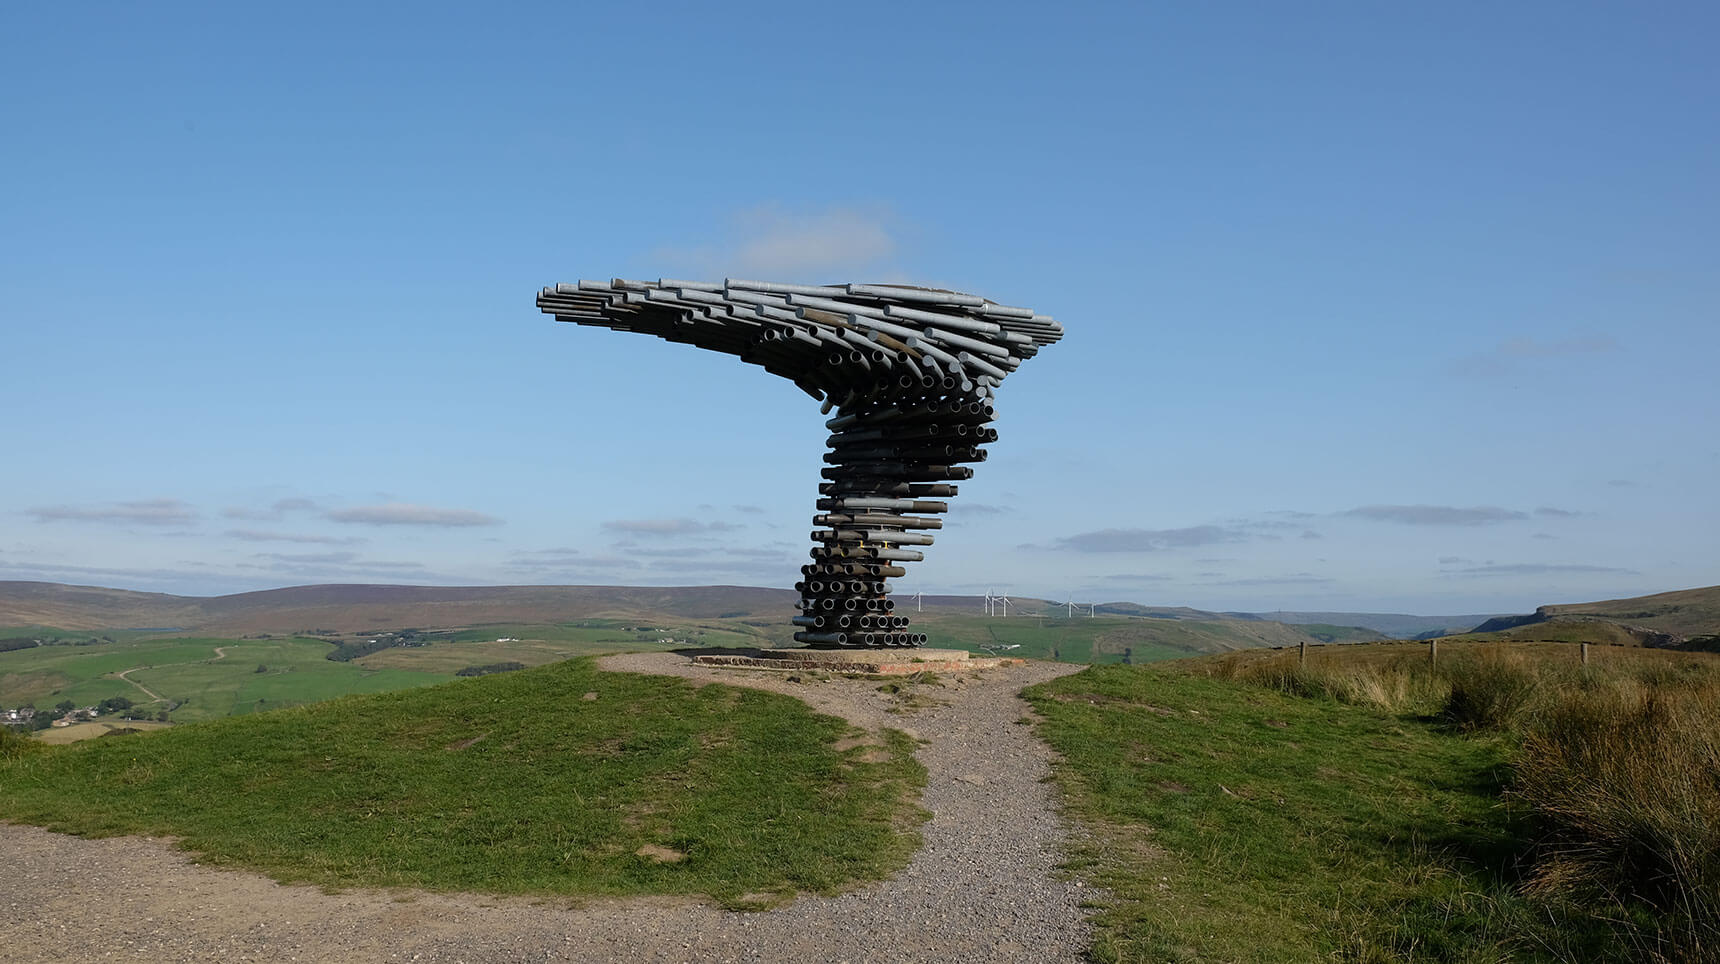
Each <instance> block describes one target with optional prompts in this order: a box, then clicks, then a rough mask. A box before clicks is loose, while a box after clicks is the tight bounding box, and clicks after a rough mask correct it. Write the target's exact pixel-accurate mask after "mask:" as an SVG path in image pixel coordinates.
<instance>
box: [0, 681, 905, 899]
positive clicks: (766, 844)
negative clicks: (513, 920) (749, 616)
mask: <svg viewBox="0 0 1720 964" xmlns="http://www.w3.org/2000/svg"><path fill="white" fill-rule="evenodd" d="M914 747H915V744H914V741H913V740H911V739H910V738H908V737H907V736H905V735H904V734H901V733H899V732H895V731H887V732H882V733H867V732H865V731H861V730H857V729H855V728H854V727H851V726H849V725H848V724H846V723H844V722H843V721H841V720H838V719H836V718H834V717H829V716H820V715H817V714H815V713H813V712H812V710H811V709H809V708H808V707H807V706H806V705H805V704H804V703H801V702H800V701H799V700H795V699H793V698H790V697H787V696H779V695H775V694H770V693H761V692H757V691H753V690H742V689H737V688H734V687H728V686H721V685H708V686H696V685H694V684H692V683H689V682H687V681H684V680H678V679H671V678H664V677H651V676H640V675H635V674H626V673H603V672H598V671H597V670H595V669H594V668H593V666H592V661H591V660H589V659H580V660H569V661H563V662H560V663H556V664H554V665H550V666H544V667H540V668H538V669H533V670H526V671H522V672H516V673H506V674H501V675H497V676H488V677H484V678H481V679H471V680H459V681H455V682H452V683H446V684H443V685H440V686H434V687H428V688H423V689H415V690H409V691H404V692H397V693H387V694H381V695H372V696H351V697H346V698H343V699H338V700H333V701H330V702H326V703H322V704H320V705H317V706H306V707H298V708H293V709H285V710H280V711H276V712H270V713H259V714H253V715H248V716H240V717H235V718H231V719H224V720H213V721H209V722H205V723H196V724H192V725H188V726H177V727H173V728H171V729H168V730H164V731H161V732H156V733H149V734H135V735H126V736H120V737H112V738H104V739H97V740H89V741H86V742H83V743H78V744H74V745H71V746H65V747H44V746H42V745H41V744H39V743H36V742H34V741H25V740H22V739H20V738H17V737H9V736H6V735H4V734H0V786H4V787H5V788H6V792H5V793H4V794H0V820H15V821H21V822H25V823H32V824H36V825H39V826H44V827H48V828H50V829H53V830H57V831H61V832H68V833H77V834H84V835H90V836H107V835H113V834H155V835H166V836H173V837H177V838H179V840H180V842H181V845H182V846H184V847H186V848H187V849H190V850H193V851H195V852H197V853H198V854H199V855H200V859H201V860H204V861H207V862H210V863H215V864H224V865H231V866H243V867H249V868H253V869H256V870H260V871H262V872H264V873H268V874H270V875H272V876H274V877H276V878H277V879H279V880H283V881H311V882H315V883H319V884H323V885H325V886H330V887H354V886H374V887H393V886H406V887H421V888H426V889H431V890H460V891H475V892H485V893H528V894H543V895H566V896H597V895H629V894H703V895H708V896H710V897H712V898H715V899H717V900H719V901H721V902H723V903H725V904H728V905H730V906H761V905H768V904H772V903H776V902H779V901H781V900H783V899H785V898H787V897H789V896H791V895H793V894H794V893H796V892H799V891H814V892H821V893H828V892H832V891H835V890H840V889H843V888H846V887H848V886H851V885H852V884H854V883H855V882H857V881H862V880H871V879H877V878H880V877H883V876H886V875H887V874H889V873H892V872H894V871H896V870H898V869H900V868H901V867H902V866H903V865H904V864H905V863H906V862H907V860H908V857H909V855H911V854H912V853H913V851H914V850H915V849H916V848H917V847H918V844H919V837H918V834H917V831H916V829H915V828H916V827H917V825H918V823H919V821H920V820H921V819H922V818H923V814H922V812H921V811H920V810H919V809H918V807H917V806H916V804H915V802H914V801H915V798H916V796H917V789H918V787H919V786H920V785H921V784H922V783H923V782H924V774H925V771H924V770H923V769H922V768H921V767H920V765H919V764H918V763H917V762H916V761H915V760H914V758H913V750H914Z"/></svg>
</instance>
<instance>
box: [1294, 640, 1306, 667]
mask: <svg viewBox="0 0 1720 964" xmlns="http://www.w3.org/2000/svg"><path fill="white" fill-rule="evenodd" d="M1306 665H1308V641H1307V640H1305V639H1304V640H1301V641H1300V642H1298V643H1297V644H1296V668H1297V669H1300V668H1302V667H1304V666H1306Z"/></svg>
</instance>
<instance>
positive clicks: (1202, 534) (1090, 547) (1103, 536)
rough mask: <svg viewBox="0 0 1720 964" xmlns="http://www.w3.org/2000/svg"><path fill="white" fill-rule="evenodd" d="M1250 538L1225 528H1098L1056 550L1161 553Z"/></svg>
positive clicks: (1062, 543)
mask: <svg viewBox="0 0 1720 964" xmlns="http://www.w3.org/2000/svg"><path fill="white" fill-rule="evenodd" d="M1247 538H1248V536H1247V535H1246V534H1245V533H1243V532H1240V531H1238V530H1236V529H1227V528H1225V527H1223V526H1210V525H1208V526H1189V527H1188V528H1184V529H1098V530H1095V531H1093V532H1078V533H1076V534H1075V535H1072V536H1064V537H1063V538H1061V539H1058V540H1056V541H1055V542H1054V543H1053V544H1052V548H1054V549H1069V550H1072V551H1074V552H1160V551H1163V550H1165V549H1185V548H1189V547H1191V546H1210V545H1217V544H1219V543H1225V542H1242V541H1244V540H1246V539H1247Z"/></svg>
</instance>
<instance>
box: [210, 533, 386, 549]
mask: <svg viewBox="0 0 1720 964" xmlns="http://www.w3.org/2000/svg"><path fill="white" fill-rule="evenodd" d="M224 534H225V535H226V536H227V538H229V539H240V540H243V541H245V542H300V543H306V544H309V545H324V546H344V545H351V544H353V543H355V542H362V541H363V540H361V539H340V538H337V537H335V536H313V535H302V534H300V533H296V532H270V531H268V530H265V529H228V530H227V531H226V533H224Z"/></svg>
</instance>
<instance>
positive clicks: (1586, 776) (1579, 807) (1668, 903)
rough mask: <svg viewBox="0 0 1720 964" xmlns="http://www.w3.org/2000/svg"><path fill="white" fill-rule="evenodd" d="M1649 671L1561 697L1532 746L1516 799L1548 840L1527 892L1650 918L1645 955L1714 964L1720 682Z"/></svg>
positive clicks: (1525, 750)
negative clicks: (1530, 812) (1635, 910)
mask: <svg viewBox="0 0 1720 964" xmlns="http://www.w3.org/2000/svg"><path fill="white" fill-rule="evenodd" d="M1645 675H1646V676H1649V677H1650V678H1644V677H1643V676H1638V677H1635V678H1632V677H1629V676H1623V677H1612V678H1601V679H1590V680H1585V681H1584V682H1583V683H1582V684H1581V685H1579V686H1576V687H1568V688H1565V689H1561V690H1560V691H1559V698H1558V699H1556V700H1554V701H1551V702H1550V704H1549V705H1548V706H1547V708H1546V709H1545V711H1544V712H1543V713H1542V714H1541V715H1540V717H1539V718H1538V719H1537V721H1536V722H1535V724H1534V725H1533V726H1532V727H1531V728H1530V730H1529V732H1528V734H1527V735H1526V736H1525V738H1524V740H1523V744H1522V750H1521V752H1520V753H1519V755H1518V758H1517V760H1516V766H1515V781H1514V787H1513V790H1512V796H1513V797H1514V798H1515V799H1516V800H1517V801H1518V802H1520V803H1522V804H1524V805H1526V806H1527V807H1529V808H1530V809H1531V810H1532V811H1533V812H1534V814H1535V815H1536V816H1537V818H1539V820H1540V822H1541V824H1542V826H1543V827H1544V831H1545V836H1544V838H1543V839H1542V841H1541V842H1540V844H1539V847H1538V848H1537V851H1538V853H1537V860H1536V862H1535V865H1534V869H1533V872H1532V874H1531V876H1530V878H1529V888H1530V891H1531V893H1534V894H1537V895H1539V896H1542V897H1547V898H1552V899H1561V900H1568V901H1578V902H1586V903H1591V904H1597V905H1599V906H1612V907H1617V908H1619V909H1621V910H1624V911H1626V912H1627V913H1626V915H1625V916H1635V917H1637V918H1639V919H1638V920H1636V921H1634V922H1633V926H1632V927H1631V928H1630V930H1631V931H1632V932H1633V935H1634V937H1635V941H1636V943H1637V944H1638V945H1639V946H1640V948H1641V949H1642V951H1643V952H1644V953H1643V956H1644V957H1645V958H1646V959H1649V960H1657V961H1676V962H1696V961H1714V960H1717V959H1720V677H1717V675H1716V674H1715V673H1713V672H1696V673H1683V674H1676V673H1674V674H1645ZM1656 677H1658V678H1656ZM1633 908H1640V909H1647V910H1648V911H1649V913H1648V914H1640V913H1639V914H1636V915H1630V914H1628V912H1629V911H1630V910H1631V909H1633Z"/></svg>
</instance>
